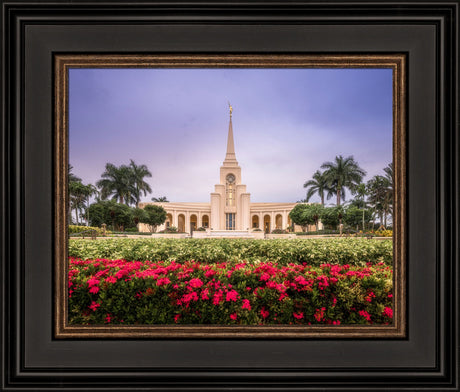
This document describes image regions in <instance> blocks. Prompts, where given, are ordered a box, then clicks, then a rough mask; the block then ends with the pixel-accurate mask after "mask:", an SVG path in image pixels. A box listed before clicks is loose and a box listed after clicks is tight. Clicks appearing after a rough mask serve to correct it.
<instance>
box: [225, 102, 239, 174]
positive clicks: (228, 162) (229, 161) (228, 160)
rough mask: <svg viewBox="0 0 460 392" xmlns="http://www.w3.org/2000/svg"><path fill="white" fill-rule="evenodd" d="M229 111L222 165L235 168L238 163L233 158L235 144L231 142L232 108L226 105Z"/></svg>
mask: <svg viewBox="0 0 460 392" xmlns="http://www.w3.org/2000/svg"><path fill="white" fill-rule="evenodd" d="M228 107H229V110H230V121H229V123H228V137H227V154H226V155H225V160H224V165H225V166H236V165H238V162H237V160H236V157H235V143H234V142H233V126H232V112H233V107H232V105H230V102H229V103H228Z"/></svg>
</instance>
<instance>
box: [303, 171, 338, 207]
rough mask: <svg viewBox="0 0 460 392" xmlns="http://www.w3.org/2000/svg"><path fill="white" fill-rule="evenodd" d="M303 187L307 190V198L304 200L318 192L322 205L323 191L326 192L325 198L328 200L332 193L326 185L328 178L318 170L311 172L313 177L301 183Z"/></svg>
mask: <svg viewBox="0 0 460 392" xmlns="http://www.w3.org/2000/svg"><path fill="white" fill-rule="evenodd" d="M303 187H304V188H308V191H307V198H306V199H305V201H307V202H308V201H309V200H310V199H311V197H312V196H313V195H314V194H315V193H318V195H319V197H321V205H323V206H324V193H325V192H327V199H328V200H329V199H330V198H331V196H332V195H333V193H332V192H331V190H330V189H329V187H328V180H327V178H326V176H325V175H324V173H321V172H320V171H319V170H317V171H316V172H315V174H313V179H311V180H310V181H307V182H306V183H305V184H303Z"/></svg>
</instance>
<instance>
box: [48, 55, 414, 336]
mask: <svg viewBox="0 0 460 392" xmlns="http://www.w3.org/2000/svg"><path fill="white" fill-rule="evenodd" d="M54 66H55V68H54V71H55V78H54V81H55V86H54V87H55V113H54V114H55V122H54V124H55V129H54V142H55V148H54V154H55V155H54V158H55V165H54V197H55V207H54V223H55V248H54V264H55V276H54V302H55V306H54V336H55V338H59V339H65V338H134V339H138V338H170V339H171V338H172V339H174V338H200V339H202V338H236V339H238V338H253V339H254V338H261V339H271V338H272V339H280V338H296V339H299V338H353V339H356V338H404V337H405V336H406V331H407V329H406V322H407V319H406V307H407V294H406V283H407V281H406V258H407V246H406V238H407V233H406V200H407V199H406V182H407V180H406V154H407V152H406V151H407V149H406V55H404V54H387V55H374V54H363V55H340V54H337V55H55V57H54ZM69 68H390V69H392V70H393V170H394V206H393V210H394V211H393V271H394V272H393V279H394V281H393V283H394V289H393V292H394V313H393V314H394V318H393V324H391V325H388V326H382V325H375V326H373V325H370V326H369V325H340V326H327V325H325V326H301V327H300V326H292V325H273V326H251V325H248V326H246V325H245V326H233V325H232V326H221V325H169V324H168V325H142V326H121V325H116V326H104V325H101V326H88V327H84V326H72V325H69V324H68V322H67V320H68V309H67V279H66V278H67V268H68V263H67V260H68V257H67V256H68V252H67V250H68V243H67V241H68V238H67V232H68V227H67V213H68V211H67V208H66V206H67V203H68V189H67V166H68V151H69V146H68V70H69Z"/></svg>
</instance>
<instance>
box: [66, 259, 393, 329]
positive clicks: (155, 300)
mask: <svg viewBox="0 0 460 392" xmlns="http://www.w3.org/2000/svg"><path fill="white" fill-rule="evenodd" d="M392 281H393V274H392V269H391V267H389V266H386V265H385V264H383V263H378V264H375V265H372V264H370V263H368V265H367V266H366V267H354V266H350V265H343V266H340V265H331V264H322V265H321V266H319V267H313V266H309V265H306V264H304V265H299V264H289V265H287V266H286V265H285V266H283V265H278V264H275V263H270V262H268V263H249V262H245V261H242V262H240V263H214V264H202V263H199V262H195V261H193V260H192V261H188V262H185V263H176V262H174V261H172V262H150V261H143V262H142V261H125V260H105V259H96V260H79V259H74V258H70V260H69V273H68V287H69V321H70V323H71V324H245V325H261V324H291V325H292V324H307V325H317V324H326V325H328V324H331V325H340V324H389V323H392V319H393V310H392V309H393V298H392V297H393V295H392Z"/></svg>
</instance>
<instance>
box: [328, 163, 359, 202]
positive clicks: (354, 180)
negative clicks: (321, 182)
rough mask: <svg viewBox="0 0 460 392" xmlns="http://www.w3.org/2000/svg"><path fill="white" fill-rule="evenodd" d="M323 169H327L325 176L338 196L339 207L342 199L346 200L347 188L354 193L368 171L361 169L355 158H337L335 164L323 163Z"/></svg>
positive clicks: (329, 185)
mask: <svg viewBox="0 0 460 392" xmlns="http://www.w3.org/2000/svg"><path fill="white" fill-rule="evenodd" d="M321 169H325V172H324V173H323V174H324V176H325V177H326V179H327V182H328V188H330V189H331V191H334V192H335V193H336V194H337V205H338V206H339V205H340V200H341V199H342V200H345V188H348V189H349V190H350V191H351V192H352V193H353V192H354V191H355V189H356V186H357V185H358V184H360V183H361V181H362V179H363V177H364V176H365V175H366V171H365V170H364V169H362V168H361V167H359V165H358V163H357V162H356V161H355V159H354V158H353V156H349V157H347V158H343V157H342V155H339V156H336V157H335V161H334V162H325V163H323V164H322V165H321Z"/></svg>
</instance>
